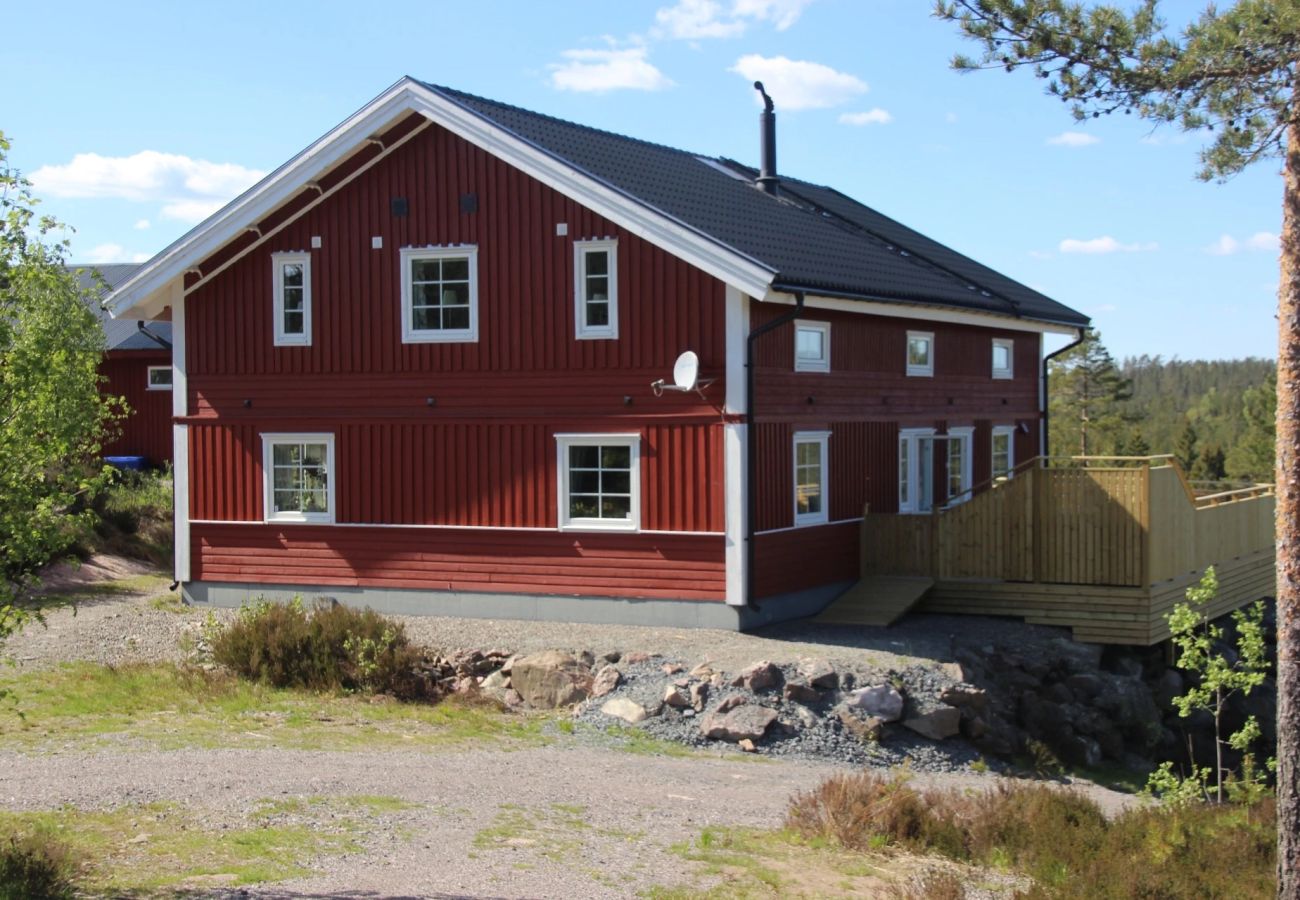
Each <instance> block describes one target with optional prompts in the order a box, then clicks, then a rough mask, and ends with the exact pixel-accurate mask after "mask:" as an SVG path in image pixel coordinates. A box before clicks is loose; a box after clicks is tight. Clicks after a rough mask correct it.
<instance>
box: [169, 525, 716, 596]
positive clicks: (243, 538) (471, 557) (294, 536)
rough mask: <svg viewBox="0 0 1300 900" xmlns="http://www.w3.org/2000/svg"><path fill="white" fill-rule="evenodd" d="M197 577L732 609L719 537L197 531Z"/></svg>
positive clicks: (260, 528) (272, 528) (264, 528)
mask: <svg viewBox="0 0 1300 900" xmlns="http://www.w3.org/2000/svg"><path fill="white" fill-rule="evenodd" d="M192 540H193V560H194V577H195V578H196V579H197V580H200V581H224V582H235V583H242V584H266V585H291V584H304V585H347V586H363V587H389V588H413V589H419V590H429V591H491V592H504V593H529V594H555V595H565V596H584V595H586V596H606V597H627V598H646V599H671V600H676V599H680V600H722V599H724V598H725V594H726V578H725V574H724V569H723V555H724V549H723V539H722V538H720V537H709V536H674V535H618V534H567V533H560V532H516V533H511V532H480V531H456V530H441V529H414V528H412V529H403V528H383V529H378V528H375V529H367V528H356V527H353V528H348V527H320V526H278V525H252V526H250V525H195V526H193V531H192Z"/></svg>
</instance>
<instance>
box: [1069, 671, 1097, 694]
mask: <svg viewBox="0 0 1300 900" xmlns="http://www.w3.org/2000/svg"><path fill="white" fill-rule="evenodd" d="M1065 684H1066V686H1067V687H1069V689H1070V691H1071V692H1072V693H1073V694H1074V696H1075V697H1076V698H1078V699H1079V700H1091V699H1092V698H1094V697H1096V696H1097V695H1098V694H1100V693H1101V689H1102V686H1103V685H1102V681H1101V678H1100V677H1098V676H1097V675H1095V674H1093V673H1092V672H1079V673H1078V674H1076V675H1071V676H1070V677H1068V678H1066V679H1065Z"/></svg>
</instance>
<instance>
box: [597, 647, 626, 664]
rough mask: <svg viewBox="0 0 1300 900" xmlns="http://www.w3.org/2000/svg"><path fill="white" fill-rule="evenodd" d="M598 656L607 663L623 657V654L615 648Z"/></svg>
mask: <svg viewBox="0 0 1300 900" xmlns="http://www.w3.org/2000/svg"><path fill="white" fill-rule="evenodd" d="M600 658H601V659H602V660H604V661H605V662H607V663H616V662H618V661H619V660H620V659H622V658H623V654H622V653H619V652H618V651H617V650H610V651H609V652H608V653H602V654H601V655H600Z"/></svg>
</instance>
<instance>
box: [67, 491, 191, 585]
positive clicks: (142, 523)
mask: <svg viewBox="0 0 1300 900" xmlns="http://www.w3.org/2000/svg"><path fill="white" fill-rule="evenodd" d="M90 506H91V509H92V511H93V513H94V516H95V528H94V531H93V533H87V534H83V535H82V536H81V538H80V539H79V541H78V546H77V548H76V550H77V552H78V553H79V554H80V555H81V556H89V555H90V554H91V553H95V552H101V551H102V552H107V553H116V554H119V555H121V556H128V557H131V558H133V559H142V560H145V561H147V562H151V563H153V564H155V565H157V566H162V567H169V566H170V565H171V561H172V547H173V544H174V535H173V516H172V473H171V469H170V468H168V469H161V470H158V471H153V472H135V471H131V470H123V471H114V472H113V474H112V477H111V479H110V480H109V481H108V482H107V483H106V484H105V486H104V488H103V490H101V491H100V492H99V493H98V494H96V495H95V496H94V498H93V499H92V500H91V502H90Z"/></svg>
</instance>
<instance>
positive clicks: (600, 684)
mask: <svg viewBox="0 0 1300 900" xmlns="http://www.w3.org/2000/svg"><path fill="white" fill-rule="evenodd" d="M622 680H623V673H622V672H620V671H619V670H618V669H616V668H615V667H614V666H610V665H606V666H603V667H602V668H601V669H600V670H599V671H598V672H596V677H595V678H593V679H592V680H591V696H593V697H603V696H605V695H606V694H610V693H613V691H614V689H615V688H616V687H618V685H619V682H620V681H622Z"/></svg>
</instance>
